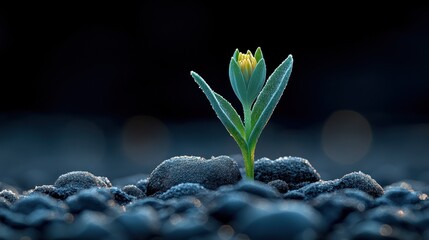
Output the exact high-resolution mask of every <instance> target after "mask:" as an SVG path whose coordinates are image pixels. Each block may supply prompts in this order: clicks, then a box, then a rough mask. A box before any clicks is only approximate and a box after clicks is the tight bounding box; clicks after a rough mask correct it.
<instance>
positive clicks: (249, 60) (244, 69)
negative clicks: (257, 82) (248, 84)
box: [238, 50, 257, 81]
mask: <svg viewBox="0 0 429 240" xmlns="http://www.w3.org/2000/svg"><path fill="white" fill-rule="evenodd" d="M256 63H257V62H256V58H255V57H253V54H252V52H251V51H249V50H247V53H245V54H244V53H241V52H240V53H239V54H238V65H239V66H240V69H241V73H243V77H244V80H246V81H248V80H249V79H250V77H251V76H252V73H253V71H254V70H255V67H256Z"/></svg>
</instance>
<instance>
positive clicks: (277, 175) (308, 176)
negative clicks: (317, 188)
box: [255, 157, 320, 189]
mask: <svg viewBox="0 0 429 240" xmlns="http://www.w3.org/2000/svg"><path fill="white" fill-rule="evenodd" d="M255 180H258V181H261V182H265V183H268V182H271V181H274V180H283V181H285V182H286V183H287V184H288V185H289V188H290V189H297V188H298V187H296V185H300V187H302V183H312V182H316V181H319V180H320V175H319V173H317V171H316V169H314V168H313V166H311V164H310V162H309V161H308V160H306V159H303V158H299V157H282V158H278V159H276V160H270V159H268V158H261V159H259V160H257V161H255Z"/></svg>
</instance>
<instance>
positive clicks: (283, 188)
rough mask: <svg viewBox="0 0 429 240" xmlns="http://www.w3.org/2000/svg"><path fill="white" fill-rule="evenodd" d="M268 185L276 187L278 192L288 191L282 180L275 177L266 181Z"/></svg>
mask: <svg viewBox="0 0 429 240" xmlns="http://www.w3.org/2000/svg"><path fill="white" fill-rule="evenodd" d="M268 185H269V186H271V187H273V188H275V189H277V191H279V193H287V191H289V186H288V185H287V183H286V182H285V181H283V180H280V179H277V180H274V181H271V182H269V183H268Z"/></svg>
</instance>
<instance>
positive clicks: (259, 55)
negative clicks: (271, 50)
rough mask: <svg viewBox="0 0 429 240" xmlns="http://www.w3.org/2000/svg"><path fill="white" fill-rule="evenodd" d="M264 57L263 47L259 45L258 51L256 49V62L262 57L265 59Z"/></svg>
mask: <svg viewBox="0 0 429 240" xmlns="http://www.w3.org/2000/svg"><path fill="white" fill-rule="evenodd" d="M263 58H264V55H262V50H261V48H260V47H258V48H257V49H256V51H255V59H256V62H259V60H261V59H263Z"/></svg>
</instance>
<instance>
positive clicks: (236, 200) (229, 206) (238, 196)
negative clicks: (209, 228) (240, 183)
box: [209, 192, 254, 223]
mask: <svg viewBox="0 0 429 240" xmlns="http://www.w3.org/2000/svg"><path fill="white" fill-rule="evenodd" d="M253 200H254V197H252V195H249V194H247V193H237V192H230V193H225V194H222V195H221V196H219V197H218V198H217V199H215V200H214V201H213V203H212V206H211V207H210V208H209V215H210V216H211V217H213V218H214V219H216V220H217V221H219V222H221V223H230V222H231V221H233V220H234V219H235V218H236V217H237V215H238V214H239V213H240V212H241V211H243V210H244V209H247V208H248V207H250V206H251V204H252V203H251V202H252V201H253Z"/></svg>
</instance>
